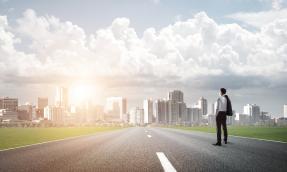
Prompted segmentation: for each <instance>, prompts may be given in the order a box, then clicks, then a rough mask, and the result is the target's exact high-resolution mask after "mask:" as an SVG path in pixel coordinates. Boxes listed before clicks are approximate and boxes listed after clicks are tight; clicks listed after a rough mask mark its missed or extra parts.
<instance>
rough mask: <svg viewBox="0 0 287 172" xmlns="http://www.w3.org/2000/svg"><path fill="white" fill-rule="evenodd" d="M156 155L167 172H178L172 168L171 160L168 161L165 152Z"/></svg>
mask: <svg viewBox="0 0 287 172" xmlns="http://www.w3.org/2000/svg"><path fill="white" fill-rule="evenodd" d="M156 155H157V157H158V159H159V161H160V163H161V166H162V168H163V170H164V171H165V172H176V169H175V168H174V167H173V166H172V164H171V163H170V162H169V160H168V159H167V157H166V156H165V154H164V153H163V152H157V153H156Z"/></svg>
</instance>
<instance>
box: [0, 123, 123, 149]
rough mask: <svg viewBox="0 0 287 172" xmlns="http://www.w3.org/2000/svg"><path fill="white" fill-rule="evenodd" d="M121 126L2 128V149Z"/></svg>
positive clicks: (0, 142)
mask: <svg viewBox="0 0 287 172" xmlns="http://www.w3.org/2000/svg"><path fill="white" fill-rule="evenodd" d="M120 128H121V127H75V128H0V150H2V149H7V148H13V147H18V146H24V145H29V144H35V143H41V142H46V141H51V140H58V139H64V138H69V137H75V136H81V135H87V134H93V133H97V132H103V131H111V130H116V129H120Z"/></svg>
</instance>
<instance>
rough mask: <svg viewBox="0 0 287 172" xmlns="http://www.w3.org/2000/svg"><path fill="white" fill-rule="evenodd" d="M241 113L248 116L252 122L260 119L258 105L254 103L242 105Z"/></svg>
mask: <svg viewBox="0 0 287 172" xmlns="http://www.w3.org/2000/svg"><path fill="white" fill-rule="evenodd" d="M243 113H244V114H247V115H249V116H250V120H251V122H252V123H256V122H258V121H259V120H260V118H261V117H260V116H261V113H260V107H259V106H258V105H256V104H247V105H245V106H244V107H243Z"/></svg>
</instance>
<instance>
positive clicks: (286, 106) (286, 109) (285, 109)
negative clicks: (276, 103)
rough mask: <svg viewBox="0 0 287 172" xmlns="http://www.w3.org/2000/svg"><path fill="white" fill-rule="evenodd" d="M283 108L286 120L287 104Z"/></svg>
mask: <svg viewBox="0 0 287 172" xmlns="http://www.w3.org/2000/svg"><path fill="white" fill-rule="evenodd" d="M283 108H284V118H287V104H285V105H284V106H283Z"/></svg>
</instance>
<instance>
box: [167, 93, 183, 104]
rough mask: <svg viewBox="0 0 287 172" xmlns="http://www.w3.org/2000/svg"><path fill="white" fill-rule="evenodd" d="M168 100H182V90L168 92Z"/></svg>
mask: <svg viewBox="0 0 287 172" xmlns="http://www.w3.org/2000/svg"><path fill="white" fill-rule="evenodd" d="M168 100H173V101H175V102H183V92H182V91H180V90H173V91H170V92H169V93H168Z"/></svg>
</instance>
